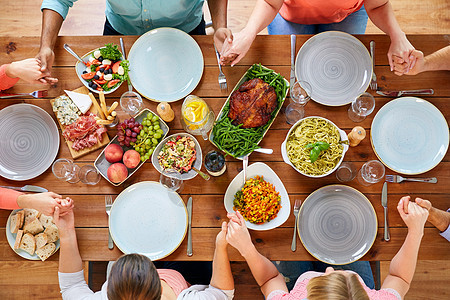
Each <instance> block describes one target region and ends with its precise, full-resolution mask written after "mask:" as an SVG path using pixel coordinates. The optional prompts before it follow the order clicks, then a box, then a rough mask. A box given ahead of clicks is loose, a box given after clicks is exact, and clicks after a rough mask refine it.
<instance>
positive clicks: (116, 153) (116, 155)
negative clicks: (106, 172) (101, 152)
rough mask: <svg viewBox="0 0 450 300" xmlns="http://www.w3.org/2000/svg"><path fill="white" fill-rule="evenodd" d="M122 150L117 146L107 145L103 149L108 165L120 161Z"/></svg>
mask: <svg viewBox="0 0 450 300" xmlns="http://www.w3.org/2000/svg"><path fill="white" fill-rule="evenodd" d="M122 156H123V149H122V147H120V146H119V145H117V144H109V145H108V146H107V147H106V148H105V158H106V160H107V161H108V162H110V163H115V162H118V161H121V160H122Z"/></svg>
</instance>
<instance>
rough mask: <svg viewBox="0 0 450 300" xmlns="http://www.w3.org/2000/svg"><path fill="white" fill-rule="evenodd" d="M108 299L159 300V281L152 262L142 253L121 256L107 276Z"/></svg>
mask: <svg viewBox="0 0 450 300" xmlns="http://www.w3.org/2000/svg"><path fill="white" fill-rule="evenodd" d="M107 295H108V299H110V300H160V299H161V281H160V278H159V275H158V272H157V271H156V268H155V265H154V264H153V262H152V261H151V260H150V259H149V258H148V257H147V256H144V255H140V254H127V255H123V256H121V257H120V258H119V259H118V260H117V261H116V262H115V263H114V264H113V266H112V268H111V273H110V275H109V278H108V287H107Z"/></svg>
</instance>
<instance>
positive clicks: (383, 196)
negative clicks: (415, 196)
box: [381, 182, 391, 242]
mask: <svg viewBox="0 0 450 300" xmlns="http://www.w3.org/2000/svg"><path fill="white" fill-rule="evenodd" d="M381 205H382V206H383V208H384V240H385V241H386V242H388V241H389V240H390V239H391V235H390V234H389V223H388V218H387V214H388V208H387V182H385V183H384V184H383V189H382V191H381Z"/></svg>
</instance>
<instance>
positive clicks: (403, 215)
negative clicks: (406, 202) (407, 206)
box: [397, 202, 406, 220]
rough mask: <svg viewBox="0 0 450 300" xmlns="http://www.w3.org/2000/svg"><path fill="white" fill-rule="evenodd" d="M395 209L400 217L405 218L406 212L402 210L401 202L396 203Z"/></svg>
mask: <svg viewBox="0 0 450 300" xmlns="http://www.w3.org/2000/svg"><path fill="white" fill-rule="evenodd" d="M397 210H398V213H399V214H400V217H402V219H403V220H404V219H405V218H406V214H405V212H404V211H403V204H402V203H401V202H400V203H399V204H398V205H397Z"/></svg>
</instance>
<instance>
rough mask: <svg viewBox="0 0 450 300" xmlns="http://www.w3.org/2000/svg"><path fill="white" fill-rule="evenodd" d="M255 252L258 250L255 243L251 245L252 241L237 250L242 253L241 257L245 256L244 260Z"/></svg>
mask: <svg viewBox="0 0 450 300" xmlns="http://www.w3.org/2000/svg"><path fill="white" fill-rule="evenodd" d="M255 252H258V251H257V250H256V247H255V245H253V243H251V244H250V245H248V246H245V247H243V249H242V250H239V253H240V254H241V255H242V257H243V258H245V260H247V258H248V257H250V256H252V255H253V254H255Z"/></svg>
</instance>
